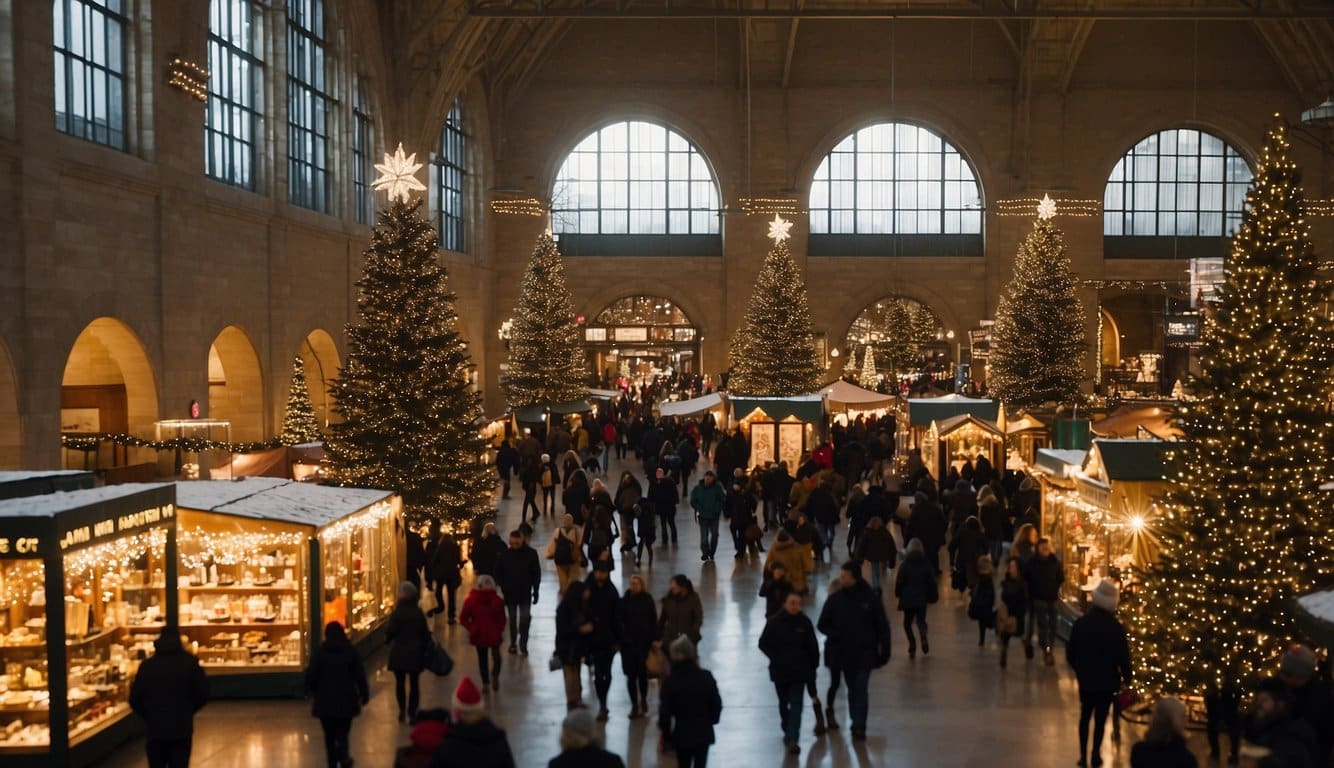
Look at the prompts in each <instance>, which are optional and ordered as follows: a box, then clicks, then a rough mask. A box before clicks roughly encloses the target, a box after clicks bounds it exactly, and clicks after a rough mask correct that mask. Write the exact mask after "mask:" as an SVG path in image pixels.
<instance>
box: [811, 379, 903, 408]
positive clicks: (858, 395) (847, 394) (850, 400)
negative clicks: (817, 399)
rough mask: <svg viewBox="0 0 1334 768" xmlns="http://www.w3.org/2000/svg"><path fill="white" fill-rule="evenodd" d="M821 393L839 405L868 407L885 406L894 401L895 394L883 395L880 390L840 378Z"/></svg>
mask: <svg viewBox="0 0 1334 768" xmlns="http://www.w3.org/2000/svg"><path fill="white" fill-rule="evenodd" d="M820 394H822V395H824V396H825V397H827V398H829V402H831V403H838V404H839V405H862V406H867V407H868V408H883V407H885V406H887V405H889V404H890V403H893V402H894V400H895V397H894V396H893V395H882V394H880V393H879V392H875V391H872V390H869V389H867V388H865V387H859V386H857V385H856V384H853V383H852V382H848V381H844V380H843V379H839V380H838V381H835V382H834V383H832V384H830V385H829V386H827V387H824V388H823V389H821V390H820Z"/></svg>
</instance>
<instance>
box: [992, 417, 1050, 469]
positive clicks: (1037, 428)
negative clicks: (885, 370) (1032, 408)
mask: <svg viewBox="0 0 1334 768" xmlns="http://www.w3.org/2000/svg"><path fill="white" fill-rule="evenodd" d="M999 426H1000V427H1001V429H1003V430H1005V441H1006V443H1007V445H1008V450H1007V452H1006V461H1005V468H1006V469H1015V470H1019V469H1023V468H1024V467H1027V466H1030V465H1032V464H1033V463H1034V462H1035V461H1037V455H1038V449H1040V448H1047V447H1049V446H1050V445H1051V429H1050V428H1049V427H1048V426H1047V424H1046V422H1044V421H1043V420H1042V419H1039V418H1038V417H1037V416H1034V415H1033V414H1031V413H1029V412H1028V411H1020V412H1019V413H1018V415H1016V416H1015V417H1014V418H1013V419H1009V418H1005V413H1004V411H1002V412H1001V422H1000V425H999Z"/></svg>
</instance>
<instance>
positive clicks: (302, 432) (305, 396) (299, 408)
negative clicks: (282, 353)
mask: <svg viewBox="0 0 1334 768" xmlns="http://www.w3.org/2000/svg"><path fill="white" fill-rule="evenodd" d="M322 437H323V436H322V435H321V434H320V422H319V419H316V418H315V406H313V405H311V403H310V390H308V389H306V364H305V362H304V361H302V360H301V356H300V355H297V356H296V357H295V358H293V359H292V383H291V385H290V386H288V388H287V412H286V413H285V414H283V434H282V437H280V438H279V440H281V441H282V444H283V445H299V444H301V443H309V442H311V441H314V440H319V439H321V438H322Z"/></svg>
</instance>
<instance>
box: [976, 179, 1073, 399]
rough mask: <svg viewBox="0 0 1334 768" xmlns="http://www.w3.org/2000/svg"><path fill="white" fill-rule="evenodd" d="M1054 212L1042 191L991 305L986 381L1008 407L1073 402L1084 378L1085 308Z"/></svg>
mask: <svg viewBox="0 0 1334 768" xmlns="http://www.w3.org/2000/svg"><path fill="white" fill-rule="evenodd" d="M1055 215H1056V203H1055V202H1053V201H1052V199H1051V198H1050V197H1047V196H1044V197H1043V199H1042V204H1041V205H1039V206H1038V219H1037V221H1035V222H1033V231H1032V232H1030V233H1028V237H1026V238H1025V239H1024V242H1023V244H1022V245H1020V246H1019V257H1018V259H1016V260H1015V264H1014V278H1013V279H1012V280H1011V281H1010V284H1009V285H1007V286H1006V287H1005V291H1004V293H1002V294H1001V299H1000V306H999V307H997V309H996V327H995V329H994V330H993V332H992V342H991V348H992V353H991V364H990V366H989V367H988V369H987V386H988V387H989V388H990V390H991V392H992V394H993V395H995V396H996V397H997V398H998V399H1000V400H1001V401H1003V402H1004V403H1005V404H1006V405H1008V406H1011V407H1015V408H1031V407H1034V406H1038V405H1042V404H1043V403H1046V402H1056V403H1070V402H1074V401H1075V400H1077V399H1078V398H1079V394H1080V393H1079V386H1080V384H1081V383H1082V382H1083V381H1084V378H1085V377H1084V367H1083V360H1084V351H1085V349H1086V348H1087V346H1088V344H1087V343H1086V341H1085V339H1084V308H1083V307H1082V306H1081V305H1080V303H1079V297H1078V296H1076V295H1075V276H1074V274H1073V273H1072V272H1071V270H1070V258H1069V257H1068V256H1067V255H1066V252H1065V240H1064V238H1063V236H1062V235H1061V231H1060V230H1059V229H1057V228H1056V227H1055V226H1054V225H1053V224H1052V223H1051V219H1052V217H1053V216H1055Z"/></svg>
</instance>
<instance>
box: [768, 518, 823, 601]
mask: <svg viewBox="0 0 1334 768" xmlns="http://www.w3.org/2000/svg"><path fill="white" fill-rule="evenodd" d="M813 558H814V556H813V555H812V553H811V548H810V547H807V546H803V545H801V544H798V543H797V542H796V541H795V540H794V539H793V538H792V536H791V534H789V533H788V532H787V531H781V530H780V531H779V532H778V538H776V539H774V543H773V546H772V547H770V548H769V554H768V556H767V557H765V559H764V570H765V572H766V573H768V572H769V570H770V569H771V568H772V567H773V565H774V564H775V563H781V564H782V566H783V568H784V569H785V570H786V571H787V579H788V581H790V582H792V589H793V591H794V592H797V593H799V594H803V595H804V594H806V574H807V573H809V572H810V571H811V570H813V569H814V567H815V563H814V562H813Z"/></svg>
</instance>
